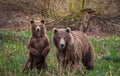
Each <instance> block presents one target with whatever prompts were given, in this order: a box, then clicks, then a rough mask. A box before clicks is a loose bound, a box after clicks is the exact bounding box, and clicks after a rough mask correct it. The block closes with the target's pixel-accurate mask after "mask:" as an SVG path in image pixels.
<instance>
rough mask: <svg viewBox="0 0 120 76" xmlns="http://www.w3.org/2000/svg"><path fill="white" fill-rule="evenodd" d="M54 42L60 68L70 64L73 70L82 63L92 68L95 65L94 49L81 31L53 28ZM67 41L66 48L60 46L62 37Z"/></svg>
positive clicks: (87, 67)
mask: <svg viewBox="0 0 120 76" xmlns="http://www.w3.org/2000/svg"><path fill="white" fill-rule="evenodd" d="M53 32H54V36H53V42H54V45H55V46H56V49H57V51H56V55H57V60H58V63H59V67H60V68H66V67H67V65H68V64H69V67H70V69H71V70H73V69H75V68H78V67H79V66H80V63H83V65H84V66H85V67H86V69H88V70H90V69H93V67H94V51H93V47H92V45H91V43H90V42H89V40H88V39H87V36H86V35H85V34H84V33H82V32H80V31H71V29H70V28H67V29H63V28H61V29H56V28H54V29H53ZM61 38H63V39H64V41H65V45H64V48H61V46H60V39H61Z"/></svg>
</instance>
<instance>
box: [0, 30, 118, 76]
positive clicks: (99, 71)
mask: <svg viewBox="0 0 120 76" xmlns="http://www.w3.org/2000/svg"><path fill="white" fill-rule="evenodd" d="M47 34H48V36H49V39H50V44H51V51H50V53H49V55H48V58H47V62H48V70H47V71H46V72H44V73H42V72H41V73H38V72H37V71H36V69H34V70H32V71H31V72H28V73H22V72H21V71H22V68H23V66H24V64H25V62H26V60H27V58H28V49H27V48H26V44H27V41H28V39H29V37H30V35H31V34H30V32H29V31H28V30H26V31H19V32H18V31H1V32H0V76H41V75H43V76H60V74H59V72H58V68H57V65H58V64H57V60H56V55H55V47H54V46H53V43H52V33H51V32H47ZM89 39H90V41H91V42H92V44H93V46H94V49H95V68H94V70H92V71H85V70H81V69H79V70H78V71H77V72H76V74H75V76H120V38H118V37H114V36H111V37H107V38H93V37H89ZM62 76H70V74H69V73H66V74H63V75H62Z"/></svg>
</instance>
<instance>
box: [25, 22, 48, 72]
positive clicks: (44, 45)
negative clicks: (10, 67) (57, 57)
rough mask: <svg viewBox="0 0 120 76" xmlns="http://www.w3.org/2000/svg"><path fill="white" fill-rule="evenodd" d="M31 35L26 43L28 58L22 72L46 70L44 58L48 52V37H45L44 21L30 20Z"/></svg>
mask: <svg viewBox="0 0 120 76" xmlns="http://www.w3.org/2000/svg"><path fill="white" fill-rule="evenodd" d="M31 25H32V27H31V33H32V36H31V38H30V40H29V42H28V46H27V47H28V49H29V51H30V52H29V58H28V60H27V62H26V64H25V66H24V68H23V72H26V71H28V70H31V69H32V68H36V69H39V70H40V69H46V68H47V64H46V57H47V54H48V53H49V51H50V45H49V41H48V37H47V35H46V28H45V25H44V20H41V21H34V20H31Z"/></svg>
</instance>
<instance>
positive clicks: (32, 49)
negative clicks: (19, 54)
mask: <svg viewBox="0 0 120 76" xmlns="http://www.w3.org/2000/svg"><path fill="white" fill-rule="evenodd" d="M28 49H29V50H30V53H31V54H32V55H34V56H39V55H40V53H39V52H38V50H36V49H35V48H33V47H32V46H31V45H28Z"/></svg>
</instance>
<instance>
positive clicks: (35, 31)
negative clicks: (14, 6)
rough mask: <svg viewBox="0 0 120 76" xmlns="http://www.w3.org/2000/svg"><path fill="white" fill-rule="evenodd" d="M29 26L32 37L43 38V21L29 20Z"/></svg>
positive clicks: (44, 30)
mask: <svg viewBox="0 0 120 76" xmlns="http://www.w3.org/2000/svg"><path fill="white" fill-rule="evenodd" d="M31 25H32V28H31V32H32V36H34V37H37V38H39V37H43V36H45V32H46V28H45V25H44V20H41V21H35V20H31Z"/></svg>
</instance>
